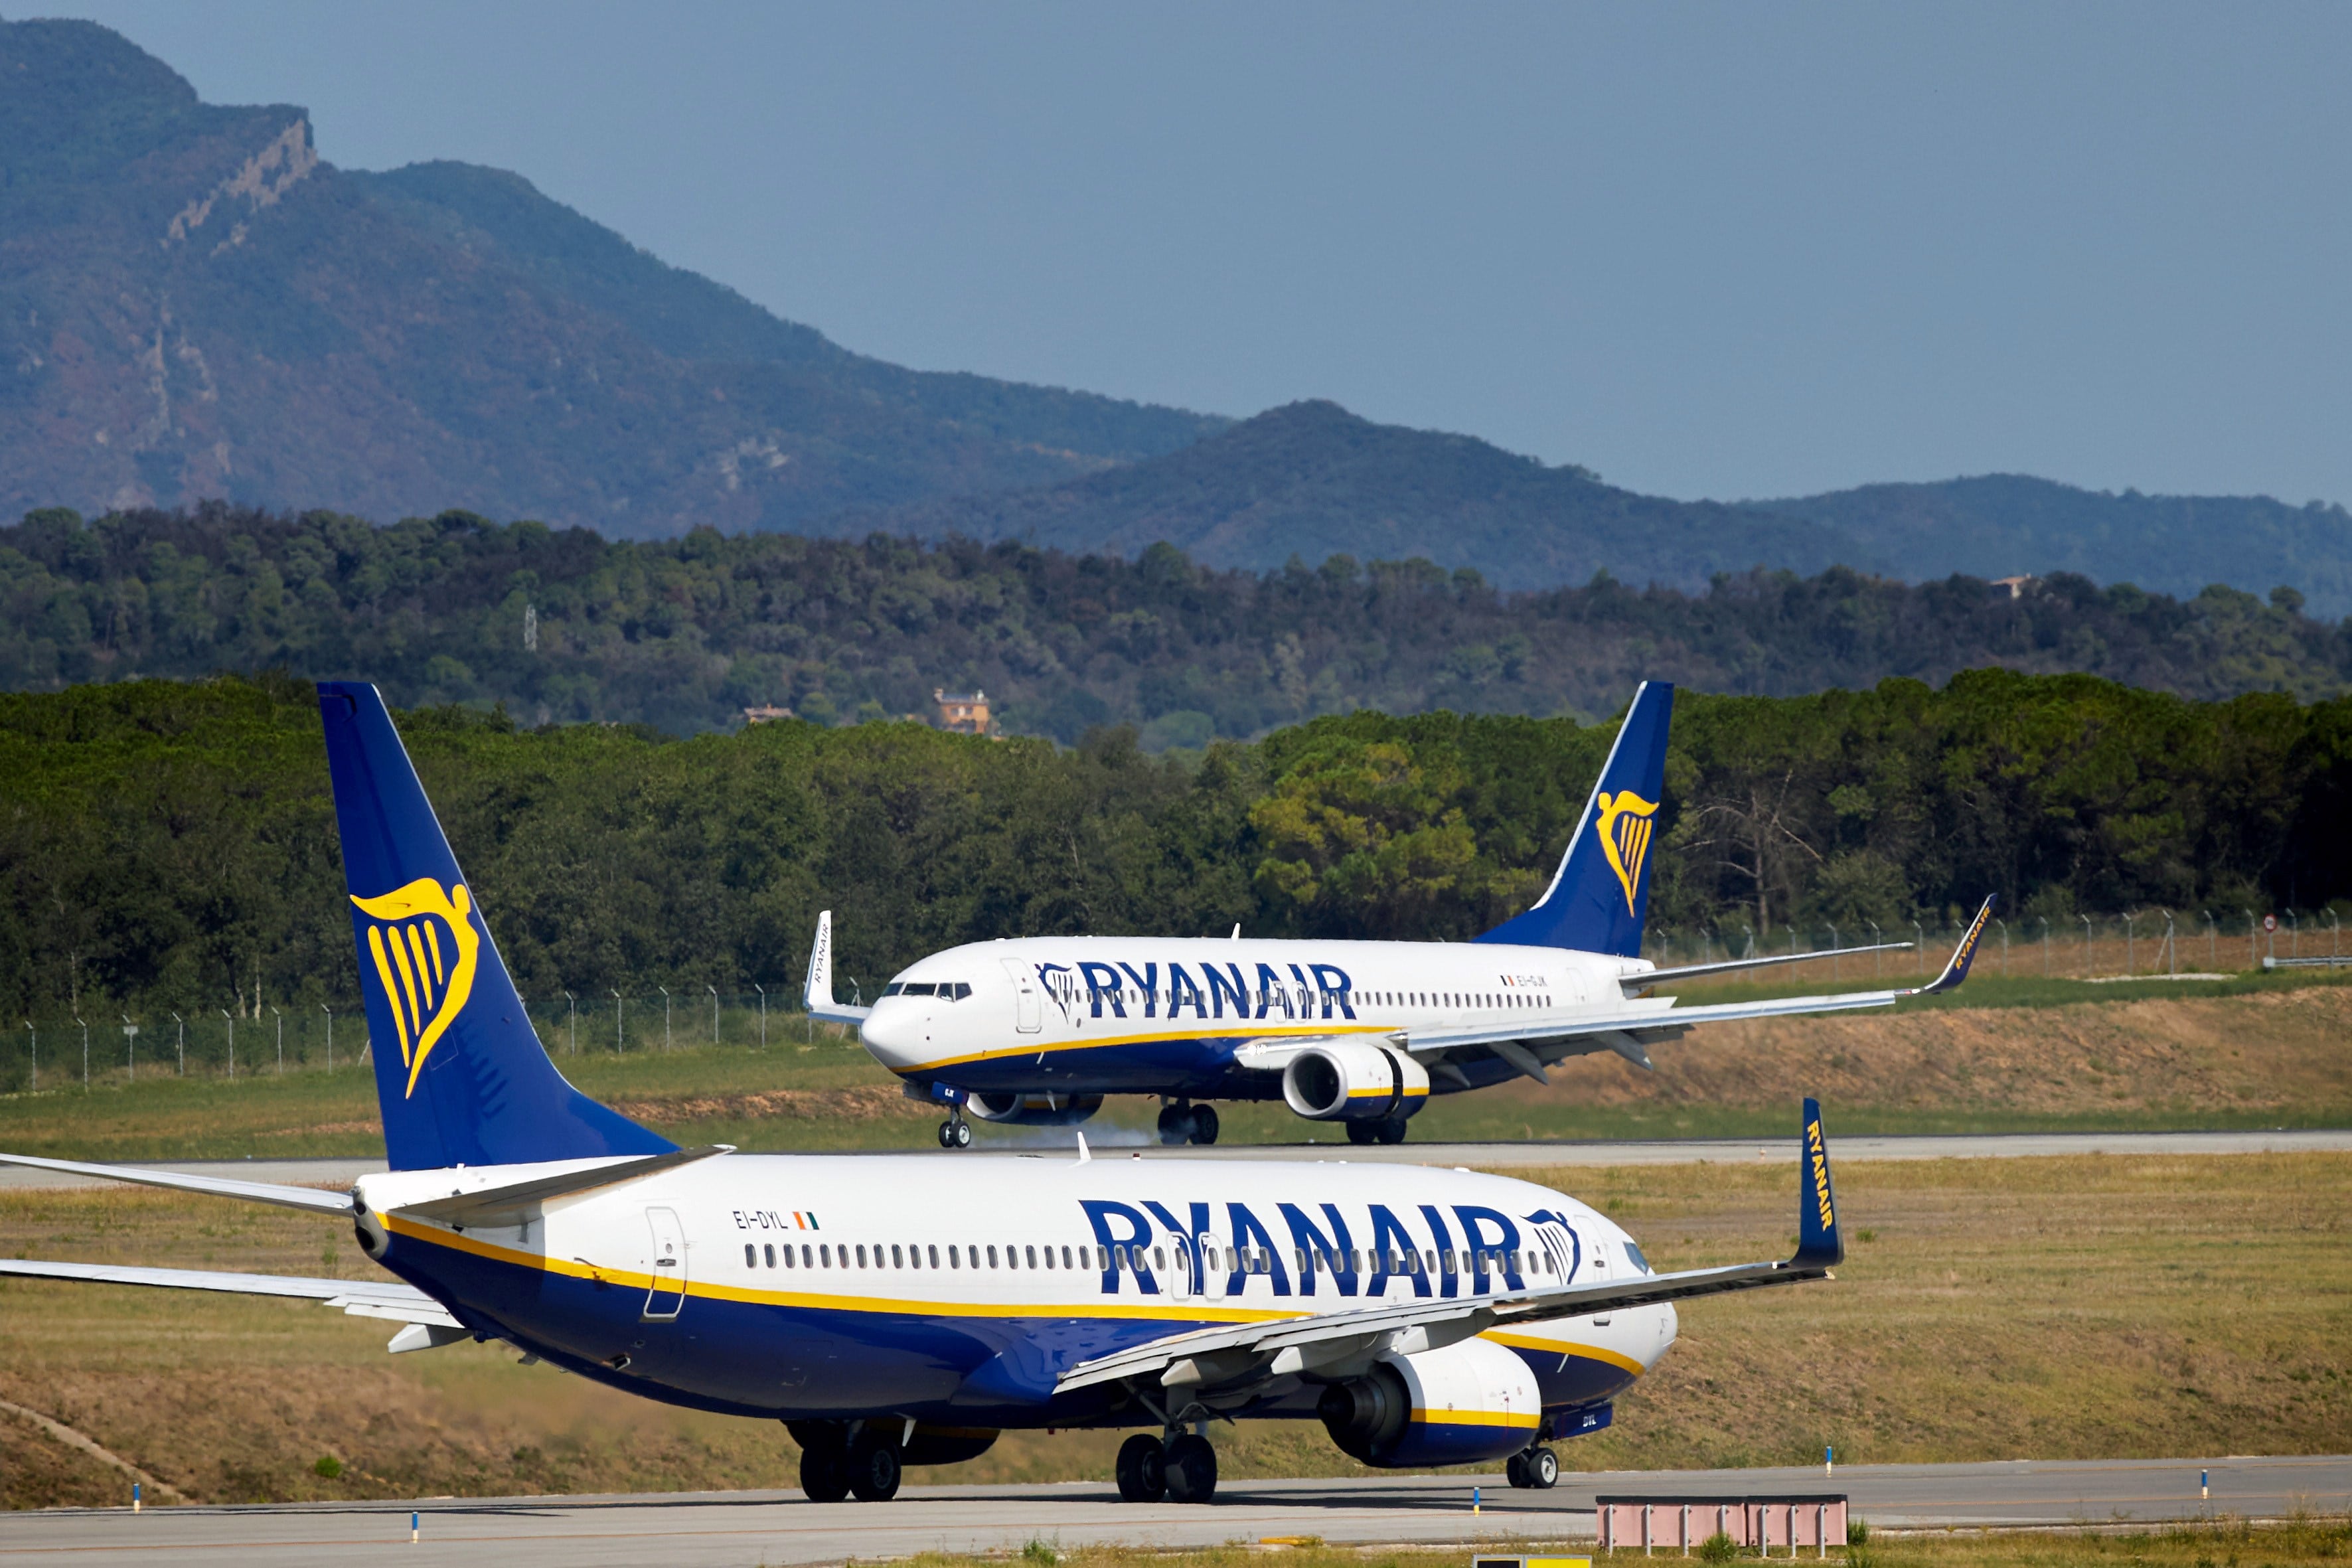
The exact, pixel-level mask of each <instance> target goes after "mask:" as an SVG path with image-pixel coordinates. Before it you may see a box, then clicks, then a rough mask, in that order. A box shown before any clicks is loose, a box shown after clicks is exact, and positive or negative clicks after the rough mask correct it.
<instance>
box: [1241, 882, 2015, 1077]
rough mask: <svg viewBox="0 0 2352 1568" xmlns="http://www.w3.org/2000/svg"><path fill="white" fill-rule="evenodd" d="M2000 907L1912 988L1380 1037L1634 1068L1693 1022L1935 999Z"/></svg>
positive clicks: (1660, 999) (1656, 1004) (1661, 1001)
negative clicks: (1612, 1058)
mask: <svg viewBox="0 0 2352 1568" xmlns="http://www.w3.org/2000/svg"><path fill="white" fill-rule="evenodd" d="M1992 908H1993V900H1991V899H1990V898H1988V899H1987V900H1985V901H1984V903H1983V905H1982V907H1980V908H1979V910H1977V918H1976V919H1975V920H1974V921H1970V922H1969V929H1968V930H1967V931H1965V932H1964V933H1962V935H1961V937H1960V941H1959V945H1958V946H1957V947H1955V948H1954V949H1953V950H1952V956H1951V958H1950V960H1949V961H1948V963H1946V964H1945V965H1944V972H1943V973H1941V974H1938V975H1937V977H1936V978H1935V979H1934V980H1932V981H1930V982H1929V983H1928V984H1925V985H1915V986H1913V987H1911V988H1910V989H1908V990H1903V991H1847V992H1842V993H1839V994H1834V995H1828V996H1781V997H1776V998H1774V999H1772V1000H1770V1001H1765V1002H1723V1003H1717V1004H1714V1005H1702V1006H1696V1007H1684V1006H1678V1005H1676V1004H1675V999H1674V998H1673V997H1671V996H1657V997H1643V998H1640V999H1638V1000H1632V1001H1628V1002H1626V1003H1625V1004H1624V1005H1622V1007H1620V1008H1618V1009H1617V1010H1616V1011H1614V1012H1608V1013H1589V1012H1588V1013H1568V1012H1554V1013H1550V1014H1544V1013H1536V1014H1532V1015H1530V1014H1527V1013H1518V1014H1515V1015H1514V1016H1512V1017H1511V1019H1510V1021H1509V1022H1507V1023H1494V1024H1478V1025H1473V1026H1465V1027H1458V1028H1433V1029H1419V1028H1416V1029H1399V1030H1396V1031H1395V1032H1393V1033H1392V1034H1389V1035H1385V1036H1382V1037H1381V1038H1383V1039H1387V1040H1389V1041H1391V1043H1392V1044H1394V1045H1397V1046H1399V1047H1402V1048H1404V1049H1406V1050H1408V1051H1411V1052H1412V1054H1413V1055H1414V1056H1415V1057H1417V1058H1418V1057H1433V1058H1443V1057H1444V1055H1445V1053H1447V1052H1449V1051H1455V1050H1462V1049H1465V1048H1469V1047H1484V1048H1485V1049H1486V1050H1489V1051H1491V1052H1493V1053H1494V1054H1495V1055H1496V1056H1497V1057H1499V1058H1502V1059H1503V1060H1504V1061H1506V1062H1508V1063H1509V1064H1510V1065H1511V1066H1512V1067H1514V1068H1517V1069H1518V1070H1519V1071H1520V1072H1521V1073H1523V1074H1525V1075H1526V1076H1527V1077H1528V1078H1531V1079H1535V1080H1536V1081H1537V1082H1538V1083H1547V1084H1548V1083H1549V1082H1550V1081H1551V1079H1549V1077H1547V1076H1546V1074H1545V1071H1544V1069H1545V1068H1547V1067H1548V1066H1551V1065H1554V1064H1556V1063H1558V1062H1559V1061H1560V1060H1561V1059H1562V1058H1567V1057H1572V1056H1581V1055H1584V1054H1586V1053H1588V1052H1591V1051H1596V1050H1612V1051H1615V1052H1616V1053H1617V1054H1618V1055H1620V1056H1622V1057H1623V1058H1625V1059H1626V1060H1628V1061H1630V1062H1632V1063H1633V1065H1634V1066H1636V1067H1640V1068H1647V1067H1648V1066H1649V1065H1650V1053H1649V1050H1648V1048H1647V1047H1649V1046H1650V1045H1651V1044H1653V1043H1654V1042H1656V1041H1659V1040H1668V1039H1673V1038H1674V1037H1676V1036H1678V1035H1680V1034H1682V1033H1683V1032H1684V1031H1685V1030H1686V1029H1688V1028H1690V1027H1691V1026H1693V1025H1696V1024H1726V1023H1733V1022H1737V1021H1738V1020H1740V1019H1743V1018H1777V1017H1786V1016H1792V1015H1797V1014H1813V1013H1847V1012H1853V1011H1855V1010H1857V1009H1860V1008H1865V1007H1892V1006H1893V1005H1895V1003H1896V1002H1898V1001H1900V1000H1902V999H1903V998H1904V997H1906V996H1927V995H1931V994H1935V993H1937V992H1942V991H1949V990H1951V989H1953V988H1954V987H1955V986H1957V985H1958V984H1960V982H1961V981H1963V980H1966V979H1967V978H1968V977H1969V964H1970V963H1973V962H1974V961H1975V958H1976V951H1977V942H1978V939H1979V937H1981V936H1982V935H1983V934H1984V928H1985V922H1986V921H1989V920H1990V919H1991V918H1992ZM1906 945H1907V944H1906ZM1860 951H1864V952H1867V951H1870V950H1868V949H1863V950H1860ZM1805 956H1806V957H1809V958H1819V957H1822V956H1823V955H1822V954H1821V953H1809V954H1806V955H1805ZM1677 973H1687V972H1677ZM1644 978H1645V979H1646V978H1647V977H1644ZM1633 983H1634V982H1633V978H1632V977H1630V976H1629V977H1628V978H1627V980H1626V981H1625V984H1628V985H1632V984H1633ZM1362 1038H1365V1037H1364V1036H1362V1035H1353V1036H1343V1035H1336V1034H1335V1035H1326V1036H1310V1037H1291V1038H1277V1039H1266V1040H1252V1041H1250V1042H1248V1043H1247V1044H1245V1045H1243V1046H1242V1047H1239V1048H1238V1049H1236V1050H1235V1051H1234V1065H1235V1066H1237V1067H1242V1068H1251V1069H1255V1070H1257V1071H1262V1072H1279V1071H1281V1070H1282V1069H1283V1068H1285V1067H1286V1066H1288V1065H1289V1062H1290V1058H1293V1057H1295V1056H1297V1054H1298V1053H1299V1052H1300V1051H1301V1050H1303V1049H1305V1048H1306V1047H1308V1046H1311V1045H1317V1044H1320V1043H1327V1042H1329V1041H1333V1040H1339V1039H1362Z"/></svg>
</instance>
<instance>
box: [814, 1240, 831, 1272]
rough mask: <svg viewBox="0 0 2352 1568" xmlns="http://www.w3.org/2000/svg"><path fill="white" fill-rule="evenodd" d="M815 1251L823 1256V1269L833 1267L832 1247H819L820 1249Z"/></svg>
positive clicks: (826, 1245) (827, 1245)
mask: <svg viewBox="0 0 2352 1568" xmlns="http://www.w3.org/2000/svg"><path fill="white" fill-rule="evenodd" d="M817 1251H818V1252H819V1253H821V1254H822V1255H823V1256H824V1267H825V1268H832V1267H833V1247H832V1246H831V1245H830V1244H825V1245H821V1246H820V1247H818V1248H817Z"/></svg>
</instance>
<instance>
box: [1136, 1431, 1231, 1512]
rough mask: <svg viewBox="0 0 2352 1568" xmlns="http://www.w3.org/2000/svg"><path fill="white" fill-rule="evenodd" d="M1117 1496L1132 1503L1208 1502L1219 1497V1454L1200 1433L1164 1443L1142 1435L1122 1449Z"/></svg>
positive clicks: (1192, 1433)
mask: <svg viewBox="0 0 2352 1568" xmlns="http://www.w3.org/2000/svg"><path fill="white" fill-rule="evenodd" d="M1116 1468H1117V1471H1118V1495H1119V1496H1120V1497H1121V1498H1123V1499H1124V1500H1127V1501H1129V1502H1158V1501H1159V1500H1160V1499H1161V1498H1163V1497H1164V1498H1166V1499H1167V1500H1169V1501H1170V1502H1207V1501H1208V1500H1210V1499H1212V1498H1213V1497H1215V1496H1216V1495H1217V1451H1216V1449H1214V1448H1213V1447H1210V1446H1209V1440H1208V1439H1207V1438H1206V1437H1203V1436H1200V1435H1199V1434H1198V1433H1194V1432H1186V1433H1183V1434H1181V1435H1180V1436H1173V1437H1171V1438H1169V1439H1168V1440H1167V1441H1166V1442H1164V1443H1163V1442H1161V1441H1160V1439H1159V1438H1157V1437H1154V1436H1150V1435H1149V1434H1147V1433H1142V1432H1139V1433H1137V1434H1136V1435H1135V1436H1132V1437H1129V1439H1128V1440H1127V1441H1126V1442H1124V1443H1122V1444H1120V1445H1119V1449H1118V1465H1117V1467H1116Z"/></svg>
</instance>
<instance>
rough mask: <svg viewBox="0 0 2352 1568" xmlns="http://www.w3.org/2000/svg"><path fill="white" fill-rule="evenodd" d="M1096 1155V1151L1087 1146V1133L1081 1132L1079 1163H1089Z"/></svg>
mask: <svg viewBox="0 0 2352 1568" xmlns="http://www.w3.org/2000/svg"><path fill="white" fill-rule="evenodd" d="M1094 1157H1095V1153H1094V1151H1093V1150H1091V1149H1089V1148H1087V1135H1086V1134H1085V1133H1084V1132H1080V1133H1079V1134H1078V1160H1077V1163H1079V1164H1081V1165H1083V1164H1086V1163H1088V1162H1090V1161H1092V1160H1093V1159H1094Z"/></svg>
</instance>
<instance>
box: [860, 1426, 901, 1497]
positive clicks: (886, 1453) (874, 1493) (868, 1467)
mask: <svg viewBox="0 0 2352 1568" xmlns="http://www.w3.org/2000/svg"><path fill="white" fill-rule="evenodd" d="M848 1470H849V1489H850V1490H851V1491H853V1492H856V1494H857V1500H858V1501H860V1502H888V1501H889V1500H891V1499H892V1498H894V1497H897V1496H898V1477H899V1474H900V1472H899V1468H898V1447H897V1445H895V1444H893V1443H890V1442H888V1441H887V1440H884V1441H877V1440H876V1439H874V1438H871V1437H863V1436H861V1437H860V1438H858V1440H857V1441H856V1442H855V1443H852V1444H851V1445H850V1446H849V1464H848Z"/></svg>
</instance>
